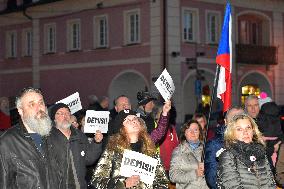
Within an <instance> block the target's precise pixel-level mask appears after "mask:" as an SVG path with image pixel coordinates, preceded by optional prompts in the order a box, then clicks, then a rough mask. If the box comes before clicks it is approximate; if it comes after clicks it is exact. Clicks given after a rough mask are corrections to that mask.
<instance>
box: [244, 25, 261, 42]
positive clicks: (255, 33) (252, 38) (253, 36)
mask: <svg viewBox="0 0 284 189" xmlns="http://www.w3.org/2000/svg"><path fill="white" fill-rule="evenodd" d="M239 27H240V32H239V36H240V43H241V44H250V45H259V44H261V37H260V36H261V35H260V33H261V28H262V25H261V22H258V21H253V20H241V21H240V22H239Z"/></svg>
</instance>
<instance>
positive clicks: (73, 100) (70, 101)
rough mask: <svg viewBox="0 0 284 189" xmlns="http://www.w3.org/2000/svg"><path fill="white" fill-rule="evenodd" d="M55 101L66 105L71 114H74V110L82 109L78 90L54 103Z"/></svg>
mask: <svg viewBox="0 0 284 189" xmlns="http://www.w3.org/2000/svg"><path fill="white" fill-rule="evenodd" d="M57 103H63V104H66V105H68V107H69V108H70V111H71V114H74V113H75V112H77V111H79V110H81V109H82V104H81V100H80V96H79V93H78V92H76V93H74V94H72V95H70V96H68V97H66V98H64V99H62V100H60V101H58V102H56V104H57Z"/></svg>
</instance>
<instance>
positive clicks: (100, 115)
mask: <svg viewBox="0 0 284 189" xmlns="http://www.w3.org/2000/svg"><path fill="white" fill-rule="evenodd" d="M109 113H110V112H109V111H95V110H87V112H86V117H85V126H84V133H95V132H96V131H97V130H100V131H101V132H102V133H107V131H108V122H109Z"/></svg>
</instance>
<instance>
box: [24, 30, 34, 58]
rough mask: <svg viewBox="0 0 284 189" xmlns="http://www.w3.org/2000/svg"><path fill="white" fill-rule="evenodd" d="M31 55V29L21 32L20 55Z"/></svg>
mask: <svg viewBox="0 0 284 189" xmlns="http://www.w3.org/2000/svg"><path fill="white" fill-rule="evenodd" d="M32 54H33V31H32V28H26V29H23V31H22V55H23V56H32Z"/></svg>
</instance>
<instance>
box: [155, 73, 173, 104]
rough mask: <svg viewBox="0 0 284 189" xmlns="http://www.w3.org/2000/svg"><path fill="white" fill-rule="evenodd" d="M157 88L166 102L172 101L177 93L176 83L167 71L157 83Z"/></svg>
mask: <svg viewBox="0 0 284 189" xmlns="http://www.w3.org/2000/svg"><path fill="white" fill-rule="evenodd" d="M155 86H156V87H157V89H158V91H159V92H160V94H161V95H162V97H163V98H164V100H166V101H168V100H170V99H171V98H172V96H173V94H174V92H175V85H174V82H173V80H172V77H171V76H170V74H169V73H168V71H167V70H166V69H164V71H163V72H162V74H161V75H160V77H159V78H158V79H157V81H156V82H155Z"/></svg>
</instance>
